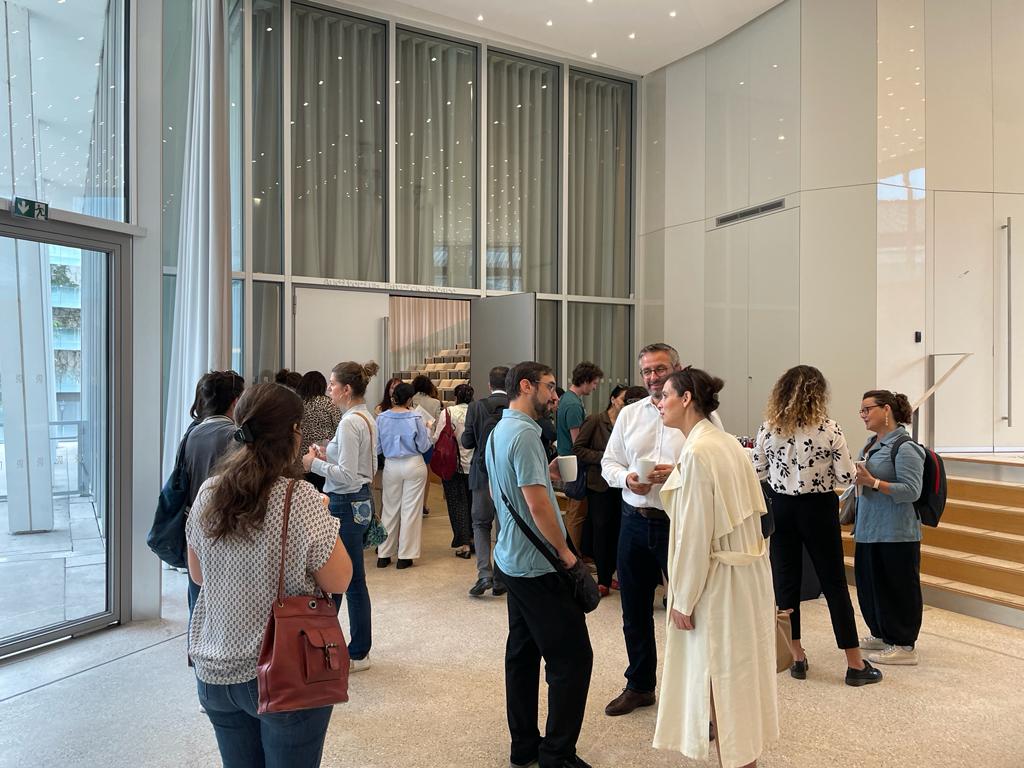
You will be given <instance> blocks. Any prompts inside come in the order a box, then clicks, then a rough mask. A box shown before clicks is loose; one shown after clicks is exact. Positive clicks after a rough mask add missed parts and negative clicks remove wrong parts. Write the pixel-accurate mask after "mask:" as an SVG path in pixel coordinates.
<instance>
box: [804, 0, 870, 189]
mask: <svg viewBox="0 0 1024 768" xmlns="http://www.w3.org/2000/svg"><path fill="white" fill-rule="evenodd" d="M800 12H801V22H800V27H801V35H800V43H799V45H800V73H801V80H800V186H801V188H802V189H820V188H823V187H838V186H848V185H851V184H867V183H869V182H870V181H872V180H873V179H874V164H875V69H876V64H875V37H876V30H875V0H842V1H841V2H805V3H802V4H801V5H800ZM787 138H788V137H787Z"/></svg>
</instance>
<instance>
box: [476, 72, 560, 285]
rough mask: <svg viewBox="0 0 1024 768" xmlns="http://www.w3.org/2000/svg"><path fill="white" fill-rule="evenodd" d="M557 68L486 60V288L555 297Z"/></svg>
mask: <svg viewBox="0 0 1024 768" xmlns="http://www.w3.org/2000/svg"><path fill="white" fill-rule="evenodd" d="M558 84H559V76H558V68H557V67H554V66H551V65H549V64H541V63H539V62H535V61H530V60H528V59H521V58H518V57H516V56H508V55H506V54H497V53H494V54H489V56H488V59H487V158H488V160H487V164H488V168H487V192H488V203H489V206H488V210H487V287H488V288H492V289H496V290H504V291H538V292H541V293H555V292H557V291H558V269H557V266H556V264H557V255H558V152H559V148H558V120H559V111H558Z"/></svg>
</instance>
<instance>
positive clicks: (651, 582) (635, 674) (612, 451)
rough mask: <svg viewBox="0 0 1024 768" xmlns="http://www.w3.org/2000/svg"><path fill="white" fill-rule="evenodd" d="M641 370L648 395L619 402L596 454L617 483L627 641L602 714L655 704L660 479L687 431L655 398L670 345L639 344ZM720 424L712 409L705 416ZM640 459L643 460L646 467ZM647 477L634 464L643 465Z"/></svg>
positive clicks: (674, 359) (664, 535)
mask: <svg viewBox="0 0 1024 768" xmlns="http://www.w3.org/2000/svg"><path fill="white" fill-rule="evenodd" d="M639 362H640V375H641V377H643V380H644V386H645V387H647V391H648V392H650V396H649V397H645V398H644V399H643V400H640V401H638V402H635V403H633V404H631V405H627V406H625V407H623V409H622V410H621V411H620V412H619V417H618V418H617V419H616V420H615V427H614V428H613V429H612V434H611V437H610V438H609V440H608V447H607V448H605V451H604V457H603V458H602V460H601V476H602V477H603V478H604V479H605V482H607V483H608V485H609V486H610V487H612V488H621V489H622V524H621V527H620V529H619V551H618V558H617V563H616V565H617V568H618V573H619V589H620V593H619V594H620V597H621V600H622V634H623V635H624V636H625V640H626V654H627V655H628V657H629V666H628V667H626V673H625V677H626V687H625V688H624V689H623V691H622V693H620V694H619V695H618V696H616V697H615V698H614V699H612V701H611V702H609V703H608V706H606V707H605V709H604V711H605V714H606V715H611V716H616V715H628V714H629V713H630V712H632V711H633V710H635V709H637V708H638V707H649V706H652V705H653V704H654V703H655V698H654V687H655V683H656V682H657V670H658V647H657V644H656V642H655V639H654V592H655V590H656V589H657V588H658V586H659V585H660V584H663V583H664V581H665V578H666V574H667V573H668V536H669V520H668V516H667V515H666V514H665V507H664V506H663V504H662V502H661V486H662V484H663V483H664V482H665V480H667V479H668V476H669V475H670V474H671V473H672V469H673V467H675V465H676V461H677V460H678V458H679V452H680V451H681V450H682V448H683V444H684V443H685V442H686V437H685V436H684V435H683V433H682V432H680V431H679V430H678V429H667V428H666V427H665V425H664V424H663V423H662V420H661V414H660V413H659V411H658V406H657V402H658V400H659V399H660V398H661V391H662V387H663V386H664V384H665V380H666V379H667V378H668V377H669V375H670V374H672V373H673V372H675V371H679V370H682V366H681V365H680V364H679V353H678V352H676V350H675V349H674V348H673V347H671V346H669V345H668V344H663V343H658V344H648V345H647V346H646V347H644V348H643V349H641V350H640V354H639ZM709 419H710V421H711V423H712V424H714V425H715V426H716V427H718V428H719V429H721V428H722V421H721V419H719V418H718V415H717V414H716V413H712V414H711V415H710V416H709ZM645 465H646V466H645ZM652 465H653V467H654V468H653V469H651V470H650V471H649V472H648V473H647V476H646V477H641V476H640V471H643V470H646V469H649V467H650V466H652Z"/></svg>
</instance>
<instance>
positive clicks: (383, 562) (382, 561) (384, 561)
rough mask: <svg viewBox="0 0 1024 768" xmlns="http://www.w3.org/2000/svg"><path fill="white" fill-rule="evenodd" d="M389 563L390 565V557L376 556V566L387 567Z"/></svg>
mask: <svg viewBox="0 0 1024 768" xmlns="http://www.w3.org/2000/svg"><path fill="white" fill-rule="evenodd" d="M389 565H391V558H390V557H378V558H377V567H378V568H387V567H388V566H389Z"/></svg>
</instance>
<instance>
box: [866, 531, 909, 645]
mask: <svg viewBox="0 0 1024 768" xmlns="http://www.w3.org/2000/svg"><path fill="white" fill-rule="evenodd" d="M853 572H854V576H855V577H856V579H857V600H858V602H859V603H860V612H861V613H863V614H864V623H866V624H867V625H868V629H870V630H871V634H872V635H874V636H875V637H877V638H878V639H880V640H882V641H884V642H886V643H888V644H890V645H910V646H912V645H914V644H915V643H917V636H918V634H919V633H920V631H921V614H922V612H923V611H924V601H923V599H922V597H921V542H919V541H894V542H886V543H882V544H860V543H858V544H857V548H856V550H854V558H853Z"/></svg>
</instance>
